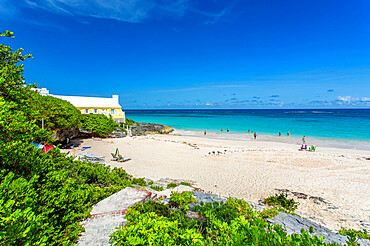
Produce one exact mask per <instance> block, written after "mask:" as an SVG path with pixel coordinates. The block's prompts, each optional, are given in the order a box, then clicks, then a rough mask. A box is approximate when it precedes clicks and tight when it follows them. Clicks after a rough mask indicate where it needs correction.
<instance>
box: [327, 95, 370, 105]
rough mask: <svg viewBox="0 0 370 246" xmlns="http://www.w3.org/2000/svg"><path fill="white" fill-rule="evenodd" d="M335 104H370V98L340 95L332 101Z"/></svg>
mask: <svg viewBox="0 0 370 246" xmlns="http://www.w3.org/2000/svg"><path fill="white" fill-rule="evenodd" d="M332 103H333V104H335V105H343V106H344V105H350V106H370V98H368V97H362V98H358V97H351V96H343V97H342V96H338V99H337V100H334V101H333V102H332Z"/></svg>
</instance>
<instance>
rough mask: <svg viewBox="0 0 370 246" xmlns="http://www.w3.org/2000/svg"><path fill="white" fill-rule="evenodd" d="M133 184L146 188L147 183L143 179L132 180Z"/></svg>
mask: <svg viewBox="0 0 370 246" xmlns="http://www.w3.org/2000/svg"><path fill="white" fill-rule="evenodd" d="M132 183H133V184H136V185H139V186H146V185H147V183H146V181H145V178H133V180H132Z"/></svg>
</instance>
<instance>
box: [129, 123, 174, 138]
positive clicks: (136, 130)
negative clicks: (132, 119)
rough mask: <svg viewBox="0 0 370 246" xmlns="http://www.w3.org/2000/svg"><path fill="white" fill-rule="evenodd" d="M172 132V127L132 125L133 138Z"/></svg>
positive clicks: (143, 124)
mask: <svg viewBox="0 0 370 246" xmlns="http://www.w3.org/2000/svg"><path fill="white" fill-rule="evenodd" d="M172 131H173V128H172V127H170V126H165V125H161V124H156V123H136V124H133V125H131V134H132V136H143V135H147V134H168V133H170V132H172Z"/></svg>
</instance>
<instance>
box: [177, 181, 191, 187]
mask: <svg viewBox="0 0 370 246" xmlns="http://www.w3.org/2000/svg"><path fill="white" fill-rule="evenodd" d="M180 185H186V186H191V184H190V183H188V182H181V183H180Z"/></svg>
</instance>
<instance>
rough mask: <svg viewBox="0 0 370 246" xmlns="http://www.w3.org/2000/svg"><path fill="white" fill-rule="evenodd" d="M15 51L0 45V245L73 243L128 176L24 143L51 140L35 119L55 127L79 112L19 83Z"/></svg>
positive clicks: (75, 119)
mask: <svg viewBox="0 0 370 246" xmlns="http://www.w3.org/2000/svg"><path fill="white" fill-rule="evenodd" d="M0 36H7V37H11V36H13V34H12V33H11V32H6V33H2V34H1V35H0ZM21 51H22V50H18V51H13V50H12V49H11V48H10V47H8V46H5V45H3V44H0V228H1V230H0V245H75V242H76V241H77V239H78V236H79V234H80V233H81V232H82V231H83V228H82V226H81V225H80V223H79V222H80V221H81V220H83V219H85V218H87V217H88V215H89V212H90V210H91V207H92V205H93V204H94V203H96V202H98V201H99V200H101V199H104V198H106V197H107V196H109V195H111V194H113V193H114V192H117V191H119V190H121V189H123V188H124V187H126V186H131V185H132V177H131V176H130V175H128V174H127V173H126V172H125V171H124V170H123V169H113V170H111V169H110V168H109V167H106V166H101V165H99V164H92V163H86V162H81V161H73V158H71V157H66V154H62V153H60V151H59V149H57V148H55V149H52V150H50V151H49V154H45V153H43V152H42V151H41V150H38V149H36V147H35V146H33V145H31V144H30V143H31V142H44V141H46V142H47V141H50V140H51V138H50V136H51V132H50V131H47V130H42V129H40V122H39V120H40V119H41V118H44V119H45V123H46V127H47V128H49V129H52V130H59V129H64V128H71V127H76V126H78V125H79V112H77V111H76V109H75V108H74V107H73V106H72V105H70V104H69V103H67V102H65V101H63V100H59V99H56V98H51V97H41V96H40V95H38V94H37V93H36V92H35V91H32V90H31V88H32V87H33V85H31V86H27V85H25V83H24V78H23V66H22V64H20V65H18V64H17V63H19V62H20V61H23V60H24V59H25V58H27V57H30V56H23V55H22V54H21Z"/></svg>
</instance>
